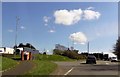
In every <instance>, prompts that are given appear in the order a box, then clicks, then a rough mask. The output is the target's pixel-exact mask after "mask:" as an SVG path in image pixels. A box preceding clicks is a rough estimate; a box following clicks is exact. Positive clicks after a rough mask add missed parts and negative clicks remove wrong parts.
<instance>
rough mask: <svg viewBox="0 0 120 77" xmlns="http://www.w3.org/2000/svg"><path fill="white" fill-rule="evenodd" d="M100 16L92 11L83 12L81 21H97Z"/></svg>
mask: <svg viewBox="0 0 120 77" xmlns="http://www.w3.org/2000/svg"><path fill="white" fill-rule="evenodd" d="M100 16H101V14H100V13H99V12H96V11H93V10H84V15H83V19H84V20H93V19H98V18H99V17H100Z"/></svg>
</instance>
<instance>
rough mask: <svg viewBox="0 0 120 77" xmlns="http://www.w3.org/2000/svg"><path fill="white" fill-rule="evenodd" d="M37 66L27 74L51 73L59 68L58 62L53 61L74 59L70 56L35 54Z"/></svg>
mask: <svg viewBox="0 0 120 77" xmlns="http://www.w3.org/2000/svg"><path fill="white" fill-rule="evenodd" d="M34 56H35V57H34V58H35V60H33V62H34V63H35V67H33V69H32V70H31V71H29V72H27V73H26V74H25V75H49V74H50V73H51V72H53V71H54V70H55V69H56V68H57V64H55V63H53V62H52V61H74V60H73V59H70V58H68V57H64V56H60V55H41V54H36V55H34Z"/></svg>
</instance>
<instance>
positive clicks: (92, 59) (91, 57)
mask: <svg viewBox="0 0 120 77" xmlns="http://www.w3.org/2000/svg"><path fill="white" fill-rule="evenodd" d="M86 64H96V57H95V56H94V55H88V57H87V59H86Z"/></svg>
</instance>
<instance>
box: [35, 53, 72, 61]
mask: <svg viewBox="0 0 120 77" xmlns="http://www.w3.org/2000/svg"><path fill="white" fill-rule="evenodd" d="M34 56H35V60H41V61H43V60H44V61H74V59H70V58H68V57H65V56H60V55H41V54H36V55H34Z"/></svg>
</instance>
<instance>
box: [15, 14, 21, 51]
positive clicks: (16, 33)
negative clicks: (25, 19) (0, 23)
mask: <svg viewBox="0 0 120 77" xmlns="http://www.w3.org/2000/svg"><path fill="white" fill-rule="evenodd" d="M19 20H20V19H19V17H18V16H16V30H15V31H16V32H15V51H16V49H17V36H18V24H19V23H18V22H19Z"/></svg>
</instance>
